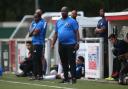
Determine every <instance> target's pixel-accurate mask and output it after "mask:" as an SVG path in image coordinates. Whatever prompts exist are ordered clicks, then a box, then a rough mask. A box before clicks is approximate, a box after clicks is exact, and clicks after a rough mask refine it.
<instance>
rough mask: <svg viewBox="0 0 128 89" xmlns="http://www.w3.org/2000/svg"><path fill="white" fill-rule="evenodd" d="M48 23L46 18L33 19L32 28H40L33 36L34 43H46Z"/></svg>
mask: <svg viewBox="0 0 128 89" xmlns="http://www.w3.org/2000/svg"><path fill="white" fill-rule="evenodd" d="M46 27H47V23H46V21H45V20H43V19H41V20H40V21H39V22H37V23H36V22H35V21H32V27H31V28H32V29H33V30H39V33H38V34H37V35H33V36H32V43H33V45H43V44H44V43H45V35H46Z"/></svg>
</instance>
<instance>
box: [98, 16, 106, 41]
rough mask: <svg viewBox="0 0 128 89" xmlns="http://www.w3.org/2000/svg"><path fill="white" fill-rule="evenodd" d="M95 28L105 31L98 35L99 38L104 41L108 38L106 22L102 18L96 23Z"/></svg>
mask: <svg viewBox="0 0 128 89" xmlns="http://www.w3.org/2000/svg"><path fill="white" fill-rule="evenodd" d="M97 28H99V29H101V28H103V29H104V30H107V31H105V32H103V33H98V35H99V37H103V38H104V39H107V38H108V22H107V20H106V19H105V18H102V19H100V20H99V21H98V24H97Z"/></svg>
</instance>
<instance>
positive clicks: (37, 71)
mask: <svg viewBox="0 0 128 89" xmlns="http://www.w3.org/2000/svg"><path fill="white" fill-rule="evenodd" d="M41 15H42V10H41V9H37V10H36V11H35V14H34V20H33V21H32V23H31V27H30V36H31V37H32V45H33V57H32V58H33V59H32V60H33V73H34V76H33V77H32V78H31V79H32V80H35V79H36V80H41V79H43V71H42V58H43V57H44V45H45V35H46V27H47V23H46V21H45V20H44V19H42V18H41ZM43 59H44V58H43Z"/></svg>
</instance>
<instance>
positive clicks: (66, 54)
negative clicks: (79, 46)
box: [59, 44, 76, 80]
mask: <svg viewBox="0 0 128 89" xmlns="http://www.w3.org/2000/svg"><path fill="white" fill-rule="evenodd" d="M74 46H75V45H63V44H59V55H60V59H61V63H62V67H63V72H64V78H65V80H68V79H69V77H68V72H69V71H70V73H71V77H72V78H76V62H75V59H76V50H75V49H74Z"/></svg>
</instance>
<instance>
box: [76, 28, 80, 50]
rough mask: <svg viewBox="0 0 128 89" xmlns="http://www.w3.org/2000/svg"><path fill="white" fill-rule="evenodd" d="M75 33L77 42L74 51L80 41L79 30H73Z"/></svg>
mask: <svg viewBox="0 0 128 89" xmlns="http://www.w3.org/2000/svg"><path fill="white" fill-rule="evenodd" d="M75 33H76V41H77V44H76V46H75V49H76V50H78V49H79V41H80V34H79V30H75Z"/></svg>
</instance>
